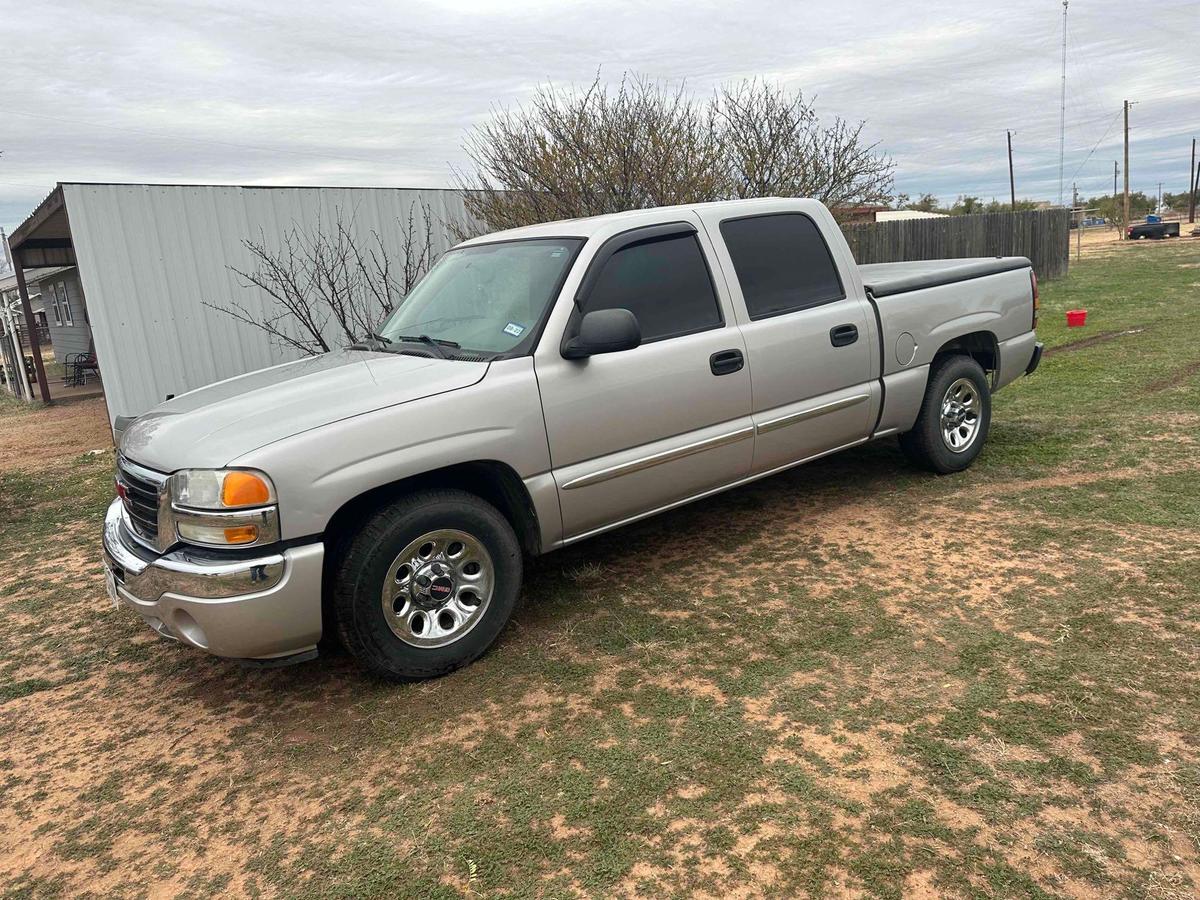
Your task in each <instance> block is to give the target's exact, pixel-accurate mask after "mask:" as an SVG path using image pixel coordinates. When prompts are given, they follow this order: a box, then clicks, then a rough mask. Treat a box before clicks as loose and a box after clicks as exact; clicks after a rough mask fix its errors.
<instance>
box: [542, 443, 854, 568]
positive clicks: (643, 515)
mask: <svg viewBox="0 0 1200 900" xmlns="http://www.w3.org/2000/svg"><path fill="white" fill-rule="evenodd" d="M870 440H871V438H869V437H862V438H858V439H857V440H853V441H850V442H849V443H845V444H842V445H841V446H838V447H834V448H832V449H830V450H822V451H821V452H820V453H814V454H813V455H812V456H806V457H804V459H797V460H793V461H792V462H788V463H784V464H783V465H781V466H776V467H775V468H773V469H768V470H767V471H766V472H755V473H754V474H752V475H747V476H746V477H745V478H739V479H737V480H736V481H731V482H729V483H728V484H723V485H721V486H720V487H715V488H710V489H709V490H707V491H701V492H700V493H698V494H693V495H692V496H690V497H684V498H683V499H682V500H676V501H674V502H673V503H667V504H664V505H663V506H659V507H656V508H655V509H650V510H647V511H646V512H641V513H637V514H636V515H633V516H627V517H626V518H624V519H621V520H620V521H618V522H611V523H609V524H608V525H601V526H600V527H599V528H593V529H591V530H590V531H585V532H583V533H582V534H575V535H571V537H567V538H563V539H562V540H561V541H559V542H558V543H557V544H555V545H554V546H555V547H556V548H558V547H566V546H569V545H570V544H575V543H578V542H579V541H582V540H585V539H586V538H590V537H595V536H596V535H598V534H603V533H604V532H606V531H612V530H613V529H614V528H621V527H622V526H625V525H632V524H633V523H634V522H639V521H641V520H642V519H648V518H649V517H650V516H656V515H658V514H659V513H664V512H667V511H668V510H672V509H675V508H676V507H680V506H685V505H687V504H688V503H693V502H695V501H696V500H703V499H704V498H705V497H711V496H713V495H714V494H720V493H724V492H725V491H728V490H732V489H733V488H736V487H741V486H742V485H744V484H749V483H750V482H752V481H758V480H759V479H760V478H767V477H769V476H771V475H778V474H779V473H780V472H785V471H787V470H788V469H794V468H795V467H796V466H801V465H804V463H807V462H812V461H813V460H816V459H820V458H821V457H822V456H829V455H830V454H831V453H837V452H839V451H841V450H848V449H850V448H851V447H857V446H858V445H859V444H865V443H867V442H868V441H870Z"/></svg>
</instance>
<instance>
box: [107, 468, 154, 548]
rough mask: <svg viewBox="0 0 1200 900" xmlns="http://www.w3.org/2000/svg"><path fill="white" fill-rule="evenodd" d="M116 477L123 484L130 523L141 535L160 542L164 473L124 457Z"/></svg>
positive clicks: (123, 498) (149, 540) (123, 501)
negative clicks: (142, 466) (161, 493)
mask: <svg viewBox="0 0 1200 900" xmlns="http://www.w3.org/2000/svg"><path fill="white" fill-rule="evenodd" d="M117 473H118V475H117V477H118V479H119V480H120V482H121V484H122V485H124V488H125V490H124V493H123V495H122V497H121V500H122V503H123V504H124V506H125V512H126V514H127V515H128V517H129V525H130V527H131V528H133V530H134V532H135V533H136V534H137V535H138V537H141V538H143V539H144V540H146V541H148V542H150V543H151V544H157V542H158V492H159V489H160V488H161V487H162V484H163V482H164V481H165V477H164V476H161V475H159V474H158V473H157V472H151V471H149V470H148V469H143V468H141V467H140V466H134V465H131V464H130V463H129V462H127V461H126V460H124V459H119V460H118V461H117Z"/></svg>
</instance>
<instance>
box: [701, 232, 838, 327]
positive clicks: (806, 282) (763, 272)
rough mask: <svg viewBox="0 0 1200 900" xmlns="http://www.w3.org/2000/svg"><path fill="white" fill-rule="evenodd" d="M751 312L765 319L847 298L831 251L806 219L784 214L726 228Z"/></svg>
mask: <svg viewBox="0 0 1200 900" xmlns="http://www.w3.org/2000/svg"><path fill="white" fill-rule="evenodd" d="M721 237H722V238H724V240H725V246H726V247H727V248H728V250H729V256H730V257H731V258H732V259H733V268H734V270H735V271H736V272H737V278H738V283H739V284H740V285H741V287H742V296H743V297H744V298H745V300H746V311H747V312H748V313H749V315H750V318H751V319H765V318H768V317H770V316H778V315H782V314H784V313H789V312H795V311H796V310H800V309H809V308H811V307H814V306H820V305H821V304H823V303H829V302H831V301H833V300H841V299H842V298H843V297H845V296H846V292H845V289H844V288H843V287H842V280H841V276H840V275H839V274H838V270H837V266H836V265H835V264H834V262H833V256H832V255H831V254H830V252H829V246H828V245H827V244H826V243H825V238H824V236H823V235H822V234H821V231H820V229H819V228H817V225H816V223H815V222H814V221H813V220H812V219H810V218H809V217H808V216H806V215H804V214H803V213H779V214H775V215H767V216H754V217H752V218H746V219H729V220H727V221H724V222H722V223H721Z"/></svg>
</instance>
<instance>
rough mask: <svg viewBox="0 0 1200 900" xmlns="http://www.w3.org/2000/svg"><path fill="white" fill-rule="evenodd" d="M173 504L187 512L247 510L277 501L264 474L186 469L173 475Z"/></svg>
mask: <svg viewBox="0 0 1200 900" xmlns="http://www.w3.org/2000/svg"><path fill="white" fill-rule="evenodd" d="M171 502H172V503H174V504H176V505H178V506H186V507H187V508H188V509H218V510H219V509H245V508H246V507H248V506H266V505H267V504H268V503H274V502H275V488H274V487H273V486H272V485H271V480H270V479H269V478H267V476H266V475H264V474H263V473H262V472H252V471H250V470H248V469H183V470H181V471H179V472H176V473H175V474H174V475H172V476H171Z"/></svg>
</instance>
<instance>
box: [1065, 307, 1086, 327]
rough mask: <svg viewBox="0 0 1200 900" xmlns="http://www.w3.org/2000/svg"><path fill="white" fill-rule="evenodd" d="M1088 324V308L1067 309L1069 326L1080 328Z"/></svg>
mask: <svg viewBox="0 0 1200 900" xmlns="http://www.w3.org/2000/svg"><path fill="white" fill-rule="evenodd" d="M1086 324H1087V310H1086V309H1068V310H1067V327H1068V328H1079V327H1081V326H1083V325H1086Z"/></svg>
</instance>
